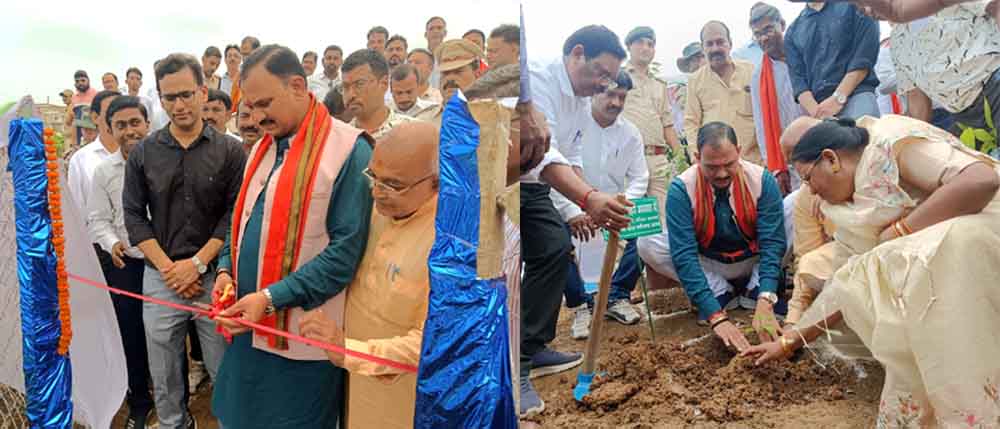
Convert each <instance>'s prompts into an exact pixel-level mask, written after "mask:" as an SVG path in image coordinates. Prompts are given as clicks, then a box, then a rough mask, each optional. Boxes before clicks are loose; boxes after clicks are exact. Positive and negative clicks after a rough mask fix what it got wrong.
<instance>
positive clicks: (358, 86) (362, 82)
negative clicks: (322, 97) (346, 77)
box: [342, 79, 372, 92]
mask: <svg viewBox="0 0 1000 429" xmlns="http://www.w3.org/2000/svg"><path fill="white" fill-rule="evenodd" d="M369 82H372V81H370V80H368V79H358V80H356V81H354V82H350V83H348V82H342V84H343V89H344V90H347V89H352V90H354V92H358V91H361V90H362V89H365V87H366V86H368V83H369Z"/></svg>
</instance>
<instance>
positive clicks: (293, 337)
mask: <svg viewBox="0 0 1000 429" xmlns="http://www.w3.org/2000/svg"><path fill="white" fill-rule="evenodd" d="M69 278H71V279H73V280H76V281H79V282H81V283H83V284H86V285H90V286H94V287H96V288H99V289H104V290H107V291H109V292H112V293H117V294H119V295H125V296H128V297H131V298H135V299H139V300H142V301H146V302H151V303H153V304H157V305H163V306H167V307H170V308H174V309H177V310H182V311H188V312H191V313H195V314H200V315H203V316H208V317H210V318H214V317H222V316H217V315H216V314H215V313H216V312H215V311H209V310H205V309H202V308H198V307H192V306H188V305H183V304H176V303H173V302H170V301H164V300H162V299H156V298H152V297H148V296H146V295H141V294H137V293H133V292H129V291H127V290H121V289H116V288H113V287H111V286H108V285H105V284H101V283H98V282H95V281H93V280H90V279H87V278H84V277H80V276H78V275H76V274H73V273H69ZM229 319H230V320H232V321H234V322H237V323H239V324H241V325H244V326H246V327H248V328H252V329H254V330H256V331H261V332H265V333H268V334H271V335H279V336H282V337H285V338H287V339H289V340H292V341H297V342H300V343H303V344H307V345H310V346H313V347H317V348H320V349H323V350H328V351H331V352H334V353H339V354H342V355H345V356H350V357H353V358H358V359H363V360H366V361H369V362H372V363H376V364H379V365H383V366H387V367H390V368H396V369H398V370H402V371H406V372H412V373H414V374H415V373H416V372H417V367H415V366H413V365H407V364H405V363H400V362H396V361H394V360H389V359H385V358H380V357H378V356H374V355H370V354H368V353H362V352H358V351H354V350H351V349H347V348H343V347H339V346H335V345H333V344H329V343H324V342H321V341H316V340H311V339H309V338H305V337H302V336H298V335H295V334H290V333H288V332H285V331H279V330H277V329H274V328H270V327H267V326H264V325H261V324H258V323H254V322H251V321H249V320H245V319H240V318H235V317H230V318H229Z"/></svg>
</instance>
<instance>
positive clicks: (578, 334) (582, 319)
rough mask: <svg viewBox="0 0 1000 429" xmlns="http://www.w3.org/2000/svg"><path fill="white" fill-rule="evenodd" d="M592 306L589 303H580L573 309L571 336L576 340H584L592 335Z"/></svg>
mask: <svg viewBox="0 0 1000 429" xmlns="http://www.w3.org/2000/svg"><path fill="white" fill-rule="evenodd" d="M592 317H593V316H592V315H591V314H590V308H589V307H587V304H580V306H579V307H576V308H574V309H573V327H571V328H570V330H569V336H570V337H572V338H573V339H574V340H584V339H587V337H589V336H590V319H591V318H592Z"/></svg>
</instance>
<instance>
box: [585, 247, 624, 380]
mask: <svg viewBox="0 0 1000 429" xmlns="http://www.w3.org/2000/svg"><path fill="white" fill-rule="evenodd" d="M617 257H618V231H611V232H609V233H608V245H607V246H606V247H605V249H604V262H603V263H602V264H601V282H600V284H599V286H598V290H597V302H595V303H594V317H593V318H592V319H591V321H590V338H588V339H587V349H586V353H585V354H584V357H583V367H582V368H581V369H580V372H581V373H585V374H593V373H594V368H595V367H596V366H597V355H598V352H599V351H600V346H601V333H602V331H603V330H604V312H605V311H606V310H607V307H608V295H609V294H610V291H611V275H612V274H613V273H614V269H615V259H616V258H617Z"/></svg>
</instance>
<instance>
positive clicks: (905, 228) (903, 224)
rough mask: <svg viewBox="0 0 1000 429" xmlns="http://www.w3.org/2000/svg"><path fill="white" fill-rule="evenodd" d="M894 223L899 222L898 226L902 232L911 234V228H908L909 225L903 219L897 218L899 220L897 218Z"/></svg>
mask: <svg viewBox="0 0 1000 429" xmlns="http://www.w3.org/2000/svg"><path fill="white" fill-rule="evenodd" d="M896 223H897V224H899V228H900V229H902V230H903V232H904V233H906V235H910V234H913V228H910V226H909V225H907V224H906V220H905V219H903V218H899V220H897V221H896Z"/></svg>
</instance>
